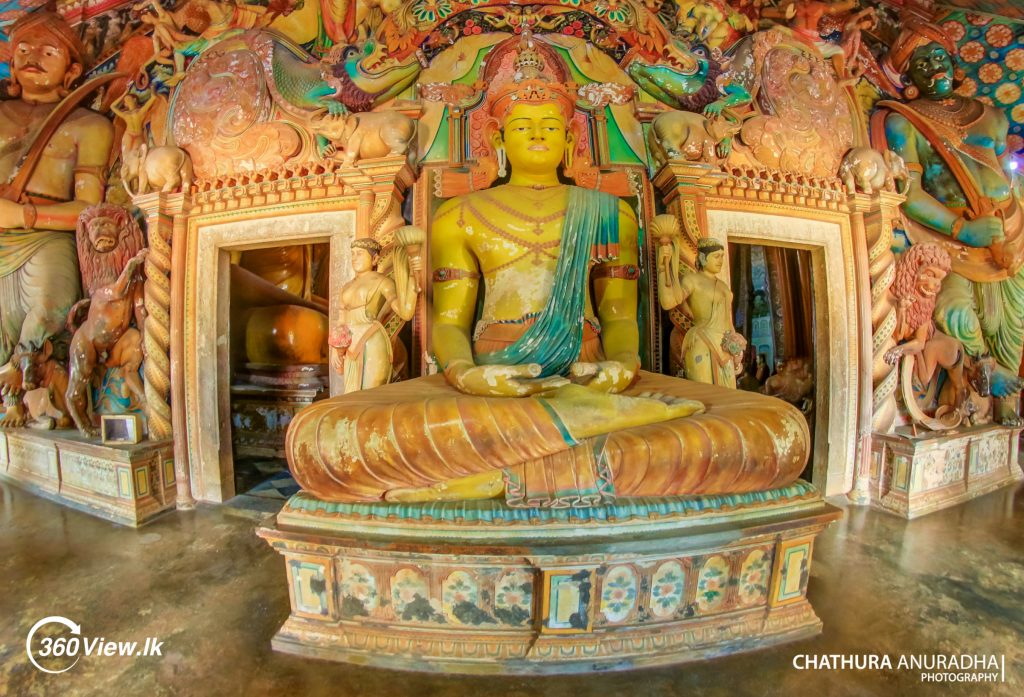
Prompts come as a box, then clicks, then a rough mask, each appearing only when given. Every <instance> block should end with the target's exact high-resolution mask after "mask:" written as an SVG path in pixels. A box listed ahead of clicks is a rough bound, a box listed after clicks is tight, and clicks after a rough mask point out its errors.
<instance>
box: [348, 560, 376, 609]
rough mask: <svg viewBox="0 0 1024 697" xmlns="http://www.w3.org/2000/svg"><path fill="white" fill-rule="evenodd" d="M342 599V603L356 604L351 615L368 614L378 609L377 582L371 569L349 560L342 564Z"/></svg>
mask: <svg viewBox="0 0 1024 697" xmlns="http://www.w3.org/2000/svg"><path fill="white" fill-rule="evenodd" d="M341 599H342V603H347V604H350V605H351V604H356V605H355V607H354V608H353V610H352V613H351V614H363V613H367V614H368V613H370V612H372V611H373V610H374V609H375V608H376V607H377V600H378V594H377V580H376V579H375V578H374V577H373V574H372V573H371V572H370V570H369V569H367V568H366V567H365V566H363V565H362V564H353V563H352V562H350V561H348V560H345V561H344V562H342V565H341ZM359 606H362V612H360V608H359Z"/></svg>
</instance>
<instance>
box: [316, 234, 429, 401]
mask: <svg viewBox="0 0 1024 697" xmlns="http://www.w3.org/2000/svg"><path fill="white" fill-rule="evenodd" d="M395 239H396V241H398V243H399V244H398V245H397V246H396V248H395V254H394V262H395V263H394V267H395V268H394V274H393V277H389V276H386V275H384V274H382V273H380V272H379V271H377V270H376V267H377V261H378V260H379V258H380V253H381V246H380V244H379V243H378V242H377V241H376V240H373V239H371V238H362V239H358V240H355V241H354V242H352V270H353V271H355V272H356V276H355V278H353V279H352V280H351V281H349V282H348V283H346V284H345V286H344V287H343V288H342V289H341V307H342V310H341V312H342V315H341V325H340V327H339V330H338V331H337V332H336V333H335V334H333V335H332V337H331V339H330V344H331V346H332V347H333V348H334V351H333V352H332V354H331V365H332V367H334V369H335V370H338V371H339V372H341V373H343V374H344V376H345V392H346V394H347V393H349V392H355V391H357V390H368V389H370V388H373V387H379V386H380V385H386V384H387V383H389V382H391V379H392V376H393V375H394V374H395V373H396V372H398V370H399V369H400V368H401V365H402V364H403V363H404V362H405V361H404V358H402V359H401V360H398V361H396V360H395V359H396V353H395V337H396V335H397V333H398V330H399V329H401V327H402V325H403V324H404V323H405V322H407V321H408V320H410V319H412V316H413V314H414V313H415V311H416V297H417V294H418V293H419V286H418V284H417V282H416V277H417V276H418V274H419V271H420V259H419V257H418V256H416V255H410V254H408V253H407V251H406V249H407V248H408V247H412V246H415V247H416V248H418V247H419V245H420V244H422V242H423V231H422V230H420V229H419V228H416V227H412V226H407V227H405V228H402V229H401V230H399V231H398V232H397V233H396V235H395Z"/></svg>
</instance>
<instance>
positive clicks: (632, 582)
mask: <svg viewBox="0 0 1024 697" xmlns="http://www.w3.org/2000/svg"><path fill="white" fill-rule="evenodd" d="M637 588H638V584H637V580H636V572H634V571H633V569H631V568H630V567H628V566H616V567H613V568H611V569H609V570H608V573H607V574H605V577H604V583H603V584H602V587H601V614H603V615H604V616H605V619H606V620H608V621H609V622H611V623H613V624H615V623H617V622H622V621H623V620H625V619H626V618H627V617H629V613H631V612H632V611H633V608H634V607H636V596H637Z"/></svg>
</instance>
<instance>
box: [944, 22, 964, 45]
mask: <svg viewBox="0 0 1024 697" xmlns="http://www.w3.org/2000/svg"><path fill="white" fill-rule="evenodd" d="M942 29H943V31H945V32H946V33H947V34H948V35H949V38H951V39H952V40H953V41H959V40H960V39H962V38H964V34H966V33H967V30H966V29H964V25H962V24H960V22H956V21H949V22H943V24H942Z"/></svg>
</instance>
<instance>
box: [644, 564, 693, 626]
mask: <svg viewBox="0 0 1024 697" xmlns="http://www.w3.org/2000/svg"><path fill="white" fill-rule="evenodd" d="M685 587H686V572H685V571H683V565H682V564H680V563H679V562H677V561H667V562H665V563H664V564H662V565H661V566H659V567H658V570H657V571H655V572H654V576H652V577H651V608H650V609H651V614H652V615H654V616H655V617H657V618H659V619H666V618H668V617H671V616H672V614H673V613H674V612H675V611H676V610H677V609H678V608H679V605H680V604H681V603H682V602H683V589H684V588H685Z"/></svg>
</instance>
